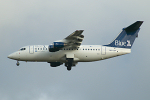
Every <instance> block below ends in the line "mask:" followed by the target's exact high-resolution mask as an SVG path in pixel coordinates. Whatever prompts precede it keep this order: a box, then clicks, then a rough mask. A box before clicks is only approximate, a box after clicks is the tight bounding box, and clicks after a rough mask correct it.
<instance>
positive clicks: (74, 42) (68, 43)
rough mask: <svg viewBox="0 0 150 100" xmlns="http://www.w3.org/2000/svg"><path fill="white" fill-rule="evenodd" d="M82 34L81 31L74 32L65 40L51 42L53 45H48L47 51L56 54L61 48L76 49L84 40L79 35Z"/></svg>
mask: <svg viewBox="0 0 150 100" xmlns="http://www.w3.org/2000/svg"><path fill="white" fill-rule="evenodd" d="M82 32H83V30H76V31H75V32H73V33H72V34H70V35H69V36H68V37H66V38H65V39H63V40H59V41H55V42H53V44H51V45H49V51H50V52H56V51H59V50H60V49H62V48H78V47H79V46H80V45H81V43H82V41H83V38H84V36H83V35H81V34H82Z"/></svg>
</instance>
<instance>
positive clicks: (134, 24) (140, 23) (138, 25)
mask: <svg viewBox="0 0 150 100" xmlns="http://www.w3.org/2000/svg"><path fill="white" fill-rule="evenodd" d="M142 23H143V21H137V22H135V23H133V24H132V25H130V26H128V27H127V28H125V29H124V30H126V31H134V30H138V29H139V28H140V26H141V25H142Z"/></svg>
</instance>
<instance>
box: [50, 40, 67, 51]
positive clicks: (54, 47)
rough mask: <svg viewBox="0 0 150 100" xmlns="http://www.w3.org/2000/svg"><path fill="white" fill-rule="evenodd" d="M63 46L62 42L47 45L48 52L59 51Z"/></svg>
mask: <svg viewBox="0 0 150 100" xmlns="http://www.w3.org/2000/svg"><path fill="white" fill-rule="evenodd" d="M64 46H65V43H63V42H54V43H53V44H52V45H49V52H56V51H59V50H60V49H61V48H63V47H64Z"/></svg>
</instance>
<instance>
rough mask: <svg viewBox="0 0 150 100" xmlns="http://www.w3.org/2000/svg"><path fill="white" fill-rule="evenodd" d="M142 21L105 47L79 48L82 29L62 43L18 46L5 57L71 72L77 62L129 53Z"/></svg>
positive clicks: (85, 46)
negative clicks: (62, 66) (46, 64)
mask: <svg viewBox="0 0 150 100" xmlns="http://www.w3.org/2000/svg"><path fill="white" fill-rule="evenodd" d="M142 23H143V21H137V22H135V23H133V24H132V25H130V26H128V27H126V28H123V29H122V32H121V33H120V34H119V35H118V36H117V37H116V38H115V39H114V40H113V41H112V42H111V43H109V44H107V45H81V43H82V41H83V39H84V36H83V35H82V32H83V30H77V31H75V32H73V33H72V34H70V35H69V36H68V37H66V38H64V39H63V40H59V41H55V42H53V43H52V44H50V45H29V46H25V47H22V48H21V49H20V50H19V51H16V52H14V53H12V54H10V55H9V56H8V58H10V59H14V60H17V63H16V65H17V66H19V61H26V62H48V63H50V66H51V67H57V66H60V65H62V64H63V63H64V64H65V66H66V67H67V70H71V68H72V67H73V66H76V64H77V63H78V62H92V61H99V60H104V59H108V58H112V57H116V56H120V55H124V54H128V53H131V47H132V46H133V43H134V41H135V38H136V37H137V36H138V33H139V30H140V26H141V25H142Z"/></svg>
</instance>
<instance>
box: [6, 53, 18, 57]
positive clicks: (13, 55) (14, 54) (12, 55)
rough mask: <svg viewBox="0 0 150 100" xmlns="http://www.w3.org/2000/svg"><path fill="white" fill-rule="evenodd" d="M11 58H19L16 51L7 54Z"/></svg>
mask: <svg viewBox="0 0 150 100" xmlns="http://www.w3.org/2000/svg"><path fill="white" fill-rule="evenodd" d="M7 57H8V58H9V59H17V55H16V52H15V53H12V54H10V55H8V56H7Z"/></svg>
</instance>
